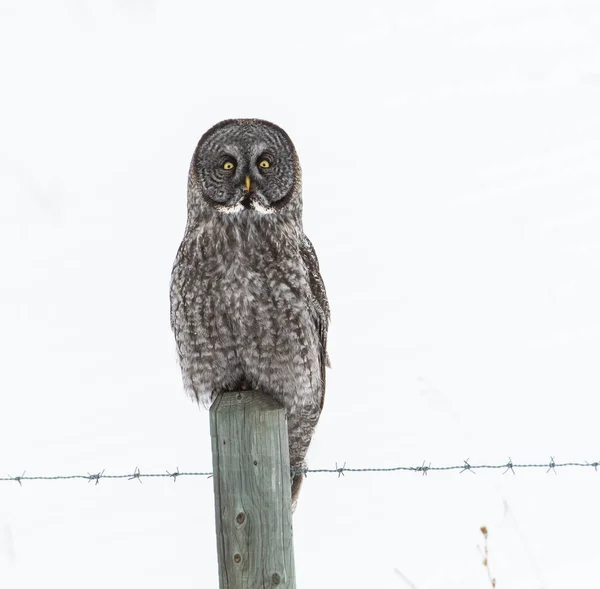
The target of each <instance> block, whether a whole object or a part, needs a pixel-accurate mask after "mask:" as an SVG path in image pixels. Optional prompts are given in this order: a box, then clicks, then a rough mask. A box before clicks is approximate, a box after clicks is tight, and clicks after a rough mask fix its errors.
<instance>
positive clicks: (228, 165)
mask: <svg viewBox="0 0 600 589" xmlns="http://www.w3.org/2000/svg"><path fill="white" fill-rule="evenodd" d="M233 168H235V165H234V163H233V162H225V163H224V164H223V169H224V170H233Z"/></svg>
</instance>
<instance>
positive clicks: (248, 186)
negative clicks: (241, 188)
mask: <svg viewBox="0 0 600 589" xmlns="http://www.w3.org/2000/svg"><path fill="white" fill-rule="evenodd" d="M246 192H250V176H246Z"/></svg>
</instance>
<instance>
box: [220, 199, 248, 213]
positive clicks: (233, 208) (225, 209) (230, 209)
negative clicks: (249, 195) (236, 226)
mask: <svg viewBox="0 0 600 589" xmlns="http://www.w3.org/2000/svg"><path fill="white" fill-rule="evenodd" d="M215 209H216V210H217V211H219V213H225V214H226V215H234V214H235V213H239V212H240V211H243V210H244V205H243V204H242V203H241V202H238V203H237V204H234V205H230V206H228V205H218V206H216V207H215Z"/></svg>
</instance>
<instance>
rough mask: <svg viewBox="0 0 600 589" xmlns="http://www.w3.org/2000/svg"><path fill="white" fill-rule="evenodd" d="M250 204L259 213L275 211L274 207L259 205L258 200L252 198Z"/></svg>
mask: <svg viewBox="0 0 600 589" xmlns="http://www.w3.org/2000/svg"><path fill="white" fill-rule="evenodd" d="M250 206H251V207H252V208H253V209H254V210H255V211H256V212H257V213H260V214H261V215H272V214H273V213H274V212H275V209H274V208H272V207H265V206H263V205H261V204H260V203H259V202H257V201H255V200H253V201H252V202H251V203H250Z"/></svg>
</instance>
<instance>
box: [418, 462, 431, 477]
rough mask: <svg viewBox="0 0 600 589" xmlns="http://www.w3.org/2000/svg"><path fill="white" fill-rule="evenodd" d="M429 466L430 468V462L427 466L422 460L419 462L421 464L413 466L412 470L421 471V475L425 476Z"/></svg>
mask: <svg viewBox="0 0 600 589" xmlns="http://www.w3.org/2000/svg"><path fill="white" fill-rule="evenodd" d="M430 468H431V462H430V463H429V464H428V465H427V466H425V461H424V460H423V464H421V466H415V468H414V470H415V471H416V472H422V473H423V476H424V477H426V476H427V473H428V472H429V469H430Z"/></svg>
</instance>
